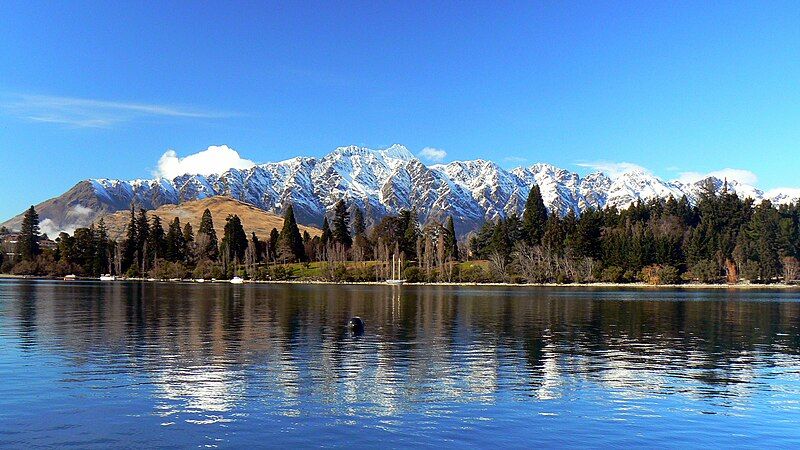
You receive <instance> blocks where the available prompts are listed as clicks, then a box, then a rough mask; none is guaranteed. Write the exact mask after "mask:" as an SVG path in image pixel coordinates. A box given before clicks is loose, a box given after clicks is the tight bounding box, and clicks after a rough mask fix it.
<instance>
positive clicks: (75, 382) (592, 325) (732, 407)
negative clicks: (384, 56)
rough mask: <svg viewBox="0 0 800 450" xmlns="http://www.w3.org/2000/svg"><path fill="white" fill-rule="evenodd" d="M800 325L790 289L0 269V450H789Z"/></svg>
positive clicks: (797, 410) (799, 301) (799, 404)
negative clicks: (296, 449)
mask: <svg viewBox="0 0 800 450" xmlns="http://www.w3.org/2000/svg"><path fill="white" fill-rule="evenodd" d="M353 316H360V317H362V318H363V319H364V321H365V323H366V333H365V334H364V335H363V336H352V335H351V334H350V333H349V332H348V330H347V329H346V327H345V324H346V323H347V320H348V319H349V318H350V317H353ZM799 327H800V294H799V293H797V292H778V291H747V292H738V291H726V290H716V291H702V292H698V291H680V290H677V291H661V290H627V291H624V290H623V291H620V290H602V289H596V290H594V289H577V288H575V289H570V288H563V289H544V288H542V289H533V288H496V287H491V288H490V287H414V286H403V287H391V286H337V285H246V286H231V285H227V284H213V285H211V284H203V285H194V284H167V283H164V284H161V283H121V282H119V283H106V284H101V283H83V282H75V283H62V282H42V281H39V282H31V281H17V280H14V281H9V280H5V281H0V345H1V347H0V378H2V379H3V380H4V382H3V384H2V385H1V386H0V429H2V430H6V431H1V432H0V446H27V445H28V444H33V443H36V444H49V445H56V446H70V445H73V446H78V447H85V446H108V445H111V446H114V445H176V446H186V445H193V446H196V445H228V446H230V445H233V446H243V445H270V446H279V445H331V446H339V445H346V444H347V442H348V440H349V439H358V440H359V442H360V443H361V444H362V445H364V446H366V447H373V446H380V445H382V444H383V443H388V442H391V443H393V444H394V446H415V445H446V446H462V445H474V446H487V445H513V446H527V445H530V444H541V445H551V446H555V445H563V444H572V445H647V446H679V445H681V444H687V443H691V444H696V445H701V444H702V443H704V442H705V443H707V444H714V445H724V444H731V445H735V444H740V443H742V442H747V443H748V445H755V446H760V445H778V446H781V445H784V446H785V445H791V444H797V443H800V441H798V439H799V438H800V431H798V430H797V427H796V423H800V358H799V357H798V349H800V328H799ZM744 439H747V440H746V441H744Z"/></svg>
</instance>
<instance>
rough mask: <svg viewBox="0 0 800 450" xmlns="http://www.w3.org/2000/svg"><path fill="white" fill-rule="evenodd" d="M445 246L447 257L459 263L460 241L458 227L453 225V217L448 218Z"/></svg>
mask: <svg viewBox="0 0 800 450" xmlns="http://www.w3.org/2000/svg"><path fill="white" fill-rule="evenodd" d="M444 245H445V252H446V253H447V255H449V256H450V257H452V258H453V259H454V260H456V261H458V260H459V259H460V258H459V256H460V255H459V254H458V241H457V240H456V227H455V224H454V223H453V216H448V217H447V225H446V226H445V237H444Z"/></svg>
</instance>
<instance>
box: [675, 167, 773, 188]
mask: <svg viewBox="0 0 800 450" xmlns="http://www.w3.org/2000/svg"><path fill="white" fill-rule="evenodd" d="M708 177H716V178H718V179H720V180H729V181H738V182H740V183H744V184H749V185H751V186H755V184H756V183H758V176H756V174H754V173H753V172H751V171H749V170H744V169H731V168H725V169H720V170H715V171H713V172H707V173H701V172H681V173H680V174H679V175H678V181H680V182H681V183H694V182H696V181H700V180H704V179H706V178H708Z"/></svg>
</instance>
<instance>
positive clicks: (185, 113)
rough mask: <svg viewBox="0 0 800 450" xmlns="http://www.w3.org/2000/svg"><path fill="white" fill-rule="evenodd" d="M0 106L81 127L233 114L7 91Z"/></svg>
mask: <svg viewBox="0 0 800 450" xmlns="http://www.w3.org/2000/svg"><path fill="white" fill-rule="evenodd" d="M0 109H2V110H4V111H5V112H6V113H7V114H9V115H12V116H15V117H18V118H21V119H25V120H30V121H34V122H44V123H54V124H61V125H68V126H73V127H78V128H108V127H110V126H112V125H114V124H116V123H120V122H127V121H130V120H134V119H136V118H142V117H183V118H206V119H208V118H221V117H228V116H230V115H231V114H229V113H220V112H211V111H201V110H198V109H192V108H184V107H176V106H168V105H157V104H148V103H133V102H118V101H110V100H97V99H89V98H77V97H58V96H49V95H30V94H12V95H7V96H5V98H4V99H3V100H2V101H0Z"/></svg>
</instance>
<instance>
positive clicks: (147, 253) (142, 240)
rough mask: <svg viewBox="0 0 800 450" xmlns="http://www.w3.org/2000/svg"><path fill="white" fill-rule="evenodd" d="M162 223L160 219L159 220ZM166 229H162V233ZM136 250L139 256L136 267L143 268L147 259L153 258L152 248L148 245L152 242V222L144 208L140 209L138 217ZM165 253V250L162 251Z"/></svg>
mask: <svg viewBox="0 0 800 450" xmlns="http://www.w3.org/2000/svg"><path fill="white" fill-rule="evenodd" d="M159 223H160V220H159ZM163 232H164V230H163V229H161V233H162V234H163ZM136 239H137V242H136V250H137V255H138V258H137V260H136V267H137V268H142V267H145V265H146V264H143V263H145V262H146V261H149V260H151V259H152V258H153V256H152V251H153V249H152V248H148V247H150V246H149V245H148V243H149V242H150V223H149V222H148V220H147V212H145V210H144V209H140V210H139V216H138V217H137V218H136ZM162 253H163V252H162Z"/></svg>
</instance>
